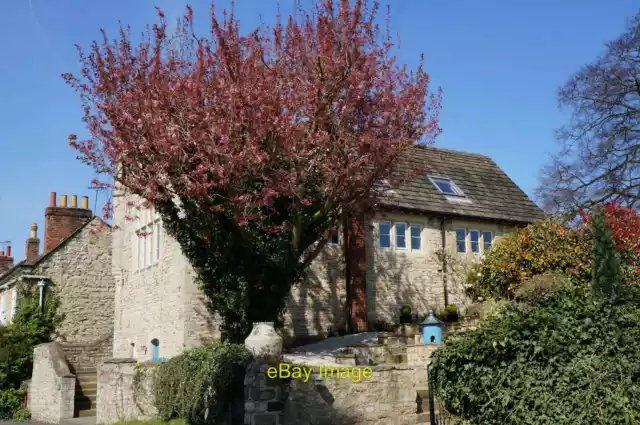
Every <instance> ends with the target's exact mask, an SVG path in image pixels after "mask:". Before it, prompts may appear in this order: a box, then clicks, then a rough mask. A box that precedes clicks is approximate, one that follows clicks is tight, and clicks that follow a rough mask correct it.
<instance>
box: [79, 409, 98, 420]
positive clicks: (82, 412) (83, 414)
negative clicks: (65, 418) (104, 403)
mask: <svg viewBox="0 0 640 425" xmlns="http://www.w3.org/2000/svg"><path fill="white" fill-rule="evenodd" d="M91 416H96V409H89V410H79V411H78V417H79V418H88V417H91Z"/></svg>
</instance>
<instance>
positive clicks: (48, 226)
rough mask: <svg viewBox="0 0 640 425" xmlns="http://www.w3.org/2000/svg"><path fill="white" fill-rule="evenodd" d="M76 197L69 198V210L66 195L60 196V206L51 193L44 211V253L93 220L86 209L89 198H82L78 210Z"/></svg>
mask: <svg viewBox="0 0 640 425" xmlns="http://www.w3.org/2000/svg"><path fill="white" fill-rule="evenodd" d="M77 204H78V197H77V196H76V195H73V196H72V197H71V208H69V207H67V195H60V205H58V204H57V197H56V192H51V197H50V200H49V207H48V208H47V209H45V210H44V252H43V254H46V253H47V252H49V251H51V250H52V249H54V248H55V247H56V246H58V244H60V242H62V241H63V240H64V239H66V238H67V237H68V236H69V235H71V234H72V233H73V232H74V231H76V230H78V229H79V228H80V227H82V226H83V225H84V224H85V223H87V222H88V221H89V220H91V219H92V218H93V212H91V210H90V209H89V208H88V205H89V198H87V197H86V196H83V197H82V200H81V205H80V208H78V207H77Z"/></svg>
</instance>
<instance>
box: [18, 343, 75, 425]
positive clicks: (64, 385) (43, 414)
mask: <svg viewBox="0 0 640 425" xmlns="http://www.w3.org/2000/svg"><path fill="white" fill-rule="evenodd" d="M75 384H76V377H75V375H73V374H72V373H71V371H70V370H69V365H68V364H67V360H66V359H65V356H64V352H63V351H62V348H61V347H60V345H59V344H58V343H56V342H51V343H48V344H40V345H38V346H36V347H35V348H34V350H33V374H32V378H31V382H30V383H29V395H28V396H29V406H28V407H29V410H31V416H32V420H33V421H35V422H43V423H53V424H57V423H60V421H62V420H64V419H70V418H73V399H74V396H75Z"/></svg>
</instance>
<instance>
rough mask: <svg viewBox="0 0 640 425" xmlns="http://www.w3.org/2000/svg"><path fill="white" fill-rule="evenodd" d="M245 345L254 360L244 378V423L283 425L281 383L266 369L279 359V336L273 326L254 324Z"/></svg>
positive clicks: (275, 364)
mask: <svg viewBox="0 0 640 425" xmlns="http://www.w3.org/2000/svg"><path fill="white" fill-rule="evenodd" d="M245 346H246V347H247V349H248V350H249V351H250V352H251V353H253V355H254V356H255V360H254V361H253V362H252V363H251V364H249V366H247V369H246V374H245V378H244V391H245V405H244V424H245V425H285V423H284V398H285V396H284V395H285V391H283V386H284V384H283V383H282V380H281V379H279V378H278V377H277V376H275V374H274V373H273V372H272V373H271V375H270V374H269V368H270V367H273V366H276V367H277V364H278V363H279V362H280V361H281V360H282V337H281V336H280V335H279V334H278V333H277V332H276V330H275V328H274V327H273V323H266V322H260V323H255V324H254V325H253V330H252V331H251V334H250V335H249V336H248V337H247V339H246V340H245ZM270 376H271V377H270Z"/></svg>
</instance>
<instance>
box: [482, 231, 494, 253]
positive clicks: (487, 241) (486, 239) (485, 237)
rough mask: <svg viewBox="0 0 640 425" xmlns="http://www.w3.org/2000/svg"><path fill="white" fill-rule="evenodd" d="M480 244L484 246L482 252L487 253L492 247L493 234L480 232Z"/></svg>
mask: <svg viewBox="0 0 640 425" xmlns="http://www.w3.org/2000/svg"><path fill="white" fill-rule="evenodd" d="M482 242H483V244H484V252H488V251H489V250H490V249H491V246H492V245H493V233H492V232H482Z"/></svg>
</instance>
